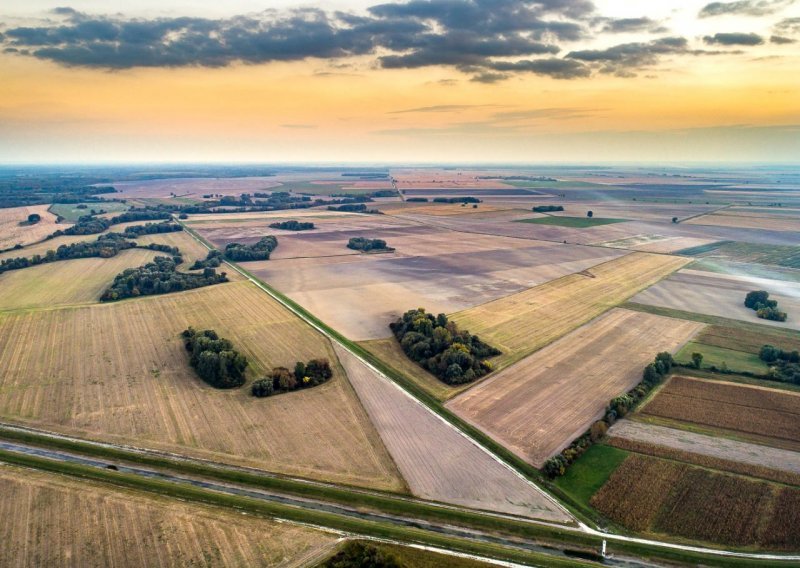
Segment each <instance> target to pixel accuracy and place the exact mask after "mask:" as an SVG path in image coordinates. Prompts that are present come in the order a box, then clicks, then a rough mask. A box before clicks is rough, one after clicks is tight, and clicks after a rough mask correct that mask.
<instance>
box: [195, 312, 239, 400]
mask: <svg viewBox="0 0 800 568" xmlns="http://www.w3.org/2000/svg"><path fill="white" fill-rule="evenodd" d="M181 336H182V337H183V340H184V345H185V347H186V350H187V351H188V352H189V354H190V355H189V364H190V365H191V366H192V367H193V368H194V369H195V371H197V374H198V375H200V378H201V379H203V380H204V381H205V382H207V383H208V384H210V385H211V386H212V387H216V388H218V389H230V388H236V387H240V386H242V385H243V384H244V382H245V370H246V369H247V365H248V362H247V357H245V356H244V355H242V354H241V353H239V352H238V351H236V350H235V349H234V348H233V344H232V343H231V342H230V341H229V340H227V339H224V338H220V337H219V335H217V332H216V331H214V330H212V329H206V330H204V331H195V329H194V328H192V327H190V328H188V329H186V330H184V331H183V333H181Z"/></svg>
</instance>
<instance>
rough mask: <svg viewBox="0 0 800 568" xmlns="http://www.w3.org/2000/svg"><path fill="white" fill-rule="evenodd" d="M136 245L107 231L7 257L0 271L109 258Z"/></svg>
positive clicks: (0, 264) (119, 235) (0, 263)
mask: <svg viewBox="0 0 800 568" xmlns="http://www.w3.org/2000/svg"><path fill="white" fill-rule="evenodd" d="M134 247H136V243H135V242H131V241H129V240H127V239H126V238H125V237H124V236H122V235H121V234H119V233H109V234H107V235H100V236H99V237H98V238H97V240H96V241H93V242H82V243H72V244H69V245H61V246H60V247H58V248H57V249H55V250H53V249H50V250H48V251H47V252H46V253H45V254H44V255H40V254H35V255H33V256H32V257H30V258H28V257H24V256H22V257H16V258H8V259H5V260H3V261H2V262H0V273H3V272H7V271H9V270H19V269H22V268H28V267H29V266H37V265H39V264H46V263H48V262H57V261H59V260H71V259H75V258H90V257H100V258H111V257H112V256H116V255H117V254H118V253H119V252H120V251H121V250H125V249H129V248H134Z"/></svg>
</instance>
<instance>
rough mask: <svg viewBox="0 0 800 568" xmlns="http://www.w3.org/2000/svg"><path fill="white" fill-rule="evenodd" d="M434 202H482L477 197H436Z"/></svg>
mask: <svg viewBox="0 0 800 568" xmlns="http://www.w3.org/2000/svg"><path fill="white" fill-rule="evenodd" d="M433 202H434V203H480V202H481V200H480V199H478V198H477V197H434V198H433Z"/></svg>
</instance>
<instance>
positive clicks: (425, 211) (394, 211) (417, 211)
mask: <svg viewBox="0 0 800 568" xmlns="http://www.w3.org/2000/svg"><path fill="white" fill-rule="evenodd" d="M472 205H473V204H472V203H467V204H466V205H464V206H463V207H462V206H461V204H459V203H414V202H411V203H409V202H407V201H406V202H404V203H389V204H386V205H382V206H380V207H379V209H380V210H381V211H383V212H384V213H386V214H387V215H433V216H434V217H449V216H451V215H476V214H478V213H490V212H494V211H511V210H513V209H514V207H511V206H503V205H489V204H486V203H479V204H477V205H478V206H477V207H473V206H472Z"/></svg>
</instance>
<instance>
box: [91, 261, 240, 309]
mask: <svg viewBox="0 0 800 568" xmlns="http://www.w3.org/2000/svg"><path fill="white" fill-rule="evenodd" d="M181 260H182V259H181V258H180V257H173V258H169V257H166V256H157V257H155V258H154V259H153V262H148V263H147V264H145V265H144V266H140V267H138V268H128V269H127V270H125V271H123V272H121V273H120V274H117V276H116V277H115V278H114V282H113V283H112V284H111V286H110V287H109V288H108V289H107V290H106V291H105V292H103V295H102V296H100V301H101V302H114V301H116V300H122V299H124V298H134V297H137V296H151V295H154V294H167V293H169V292H180V291H183V290H192V289H194V288H202V287H203V286H211V285H212V284H219V283H221V282H227V281H228V277H227V275H226V274H225V273H224V272H223V273H221V274H217V272H216V270H214V269H213V268H206V269H204V270H203V272H202V273H201V274H189V273H185V272H178V271H177V265H178V264H179V263H180V261H181Z"/></svg>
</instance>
